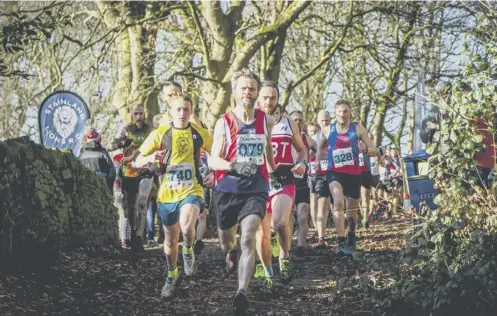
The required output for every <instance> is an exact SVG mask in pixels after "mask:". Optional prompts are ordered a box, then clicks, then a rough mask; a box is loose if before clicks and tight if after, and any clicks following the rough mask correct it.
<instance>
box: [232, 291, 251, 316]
mask: <svg viewBox="0 0 497 316" xmlns="http://www.w3.org/2000/svg"><path fill="white" fill-rule="evenodd" d="M233 306H234V307H235V315H245V312H246V311H247V309H248V307H249V302H248V300H247V295H246V294H245V291H243V290H238V292H236V295H235V299H234V300H233Z"/></svg>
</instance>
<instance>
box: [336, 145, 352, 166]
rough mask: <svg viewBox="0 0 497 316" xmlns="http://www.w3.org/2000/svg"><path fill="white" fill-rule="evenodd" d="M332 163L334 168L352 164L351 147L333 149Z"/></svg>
mask: <svg viewBox="0 0 497 316" xmlns="http://www.w3.org/2000/svg"><path fill="white" fill-rule="evenodd" d="M333 163H334V165H335V168H340V167H343V166H353V165H354V155H353V154H352V147H347V148H340V149H335V150H334V151H333Z"/></svg>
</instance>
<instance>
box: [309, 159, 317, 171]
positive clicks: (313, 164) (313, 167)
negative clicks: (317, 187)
mask: <svg viewBox="0 0 497 316" xmlns="http://www.w3.org/2000/svg"><path fill="white" fill-rule="evenodd" d="M316 171H317V170H316V162H315V161H313V162H309V174H315V173H316Z"/></svg>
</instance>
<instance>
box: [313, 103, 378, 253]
mask: <svg viewBox="0 0 497 316" xmlns="http://www.w3.org/2000/svg"><path fill="white" fill-rule="evenodd" d="M335 115H336V120H337V122H336V123H335V124H332V125H330V126H329V127H325V128H324V129H323V133H322V134H321V137H322V139H321V142H320V143H319V146H318V153H317V156H318V157H319V158H322V157H324V149H325V148H326V145H328V161H329V164H328V170H327V175H326V177H327V181H328V183H329V188H330V191H331V194H332V196H333V213H334V217H335V218H336V219H337V220H336V221H335V225H336V229H337V234H338V244H339V246H338V250H337V254H350V255H351V254H352V253H354V252H355V250H356V235H355V228H356V226H357V222H358V214H357V211H358V205H359V199H360V198H361V167H360V166H359V153H361V152H362V153H363V154H367V155H369V156H375V155H376V148H375V146H374V143H373V141H371V139H370V138H369V137H368V131H367V130H366V128H364V126H362V125H360V124H356V123H354V122H351V121H350V103H349V102H348V101H346V100H339V101H338V102H337V103H336V104H335ZM359 140H361V141H362V142H359ZM344 200H345V205H344ZM345 207H346V210H347V221H348V223H349V232H348V235H347V239H345V227H344V224H343V223H344V218H343V211H344V208H345Z"/></svg>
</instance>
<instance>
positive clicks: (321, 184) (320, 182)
mask: <svg viewBox="0 0 497 316" xmlns="http://www.w3.org/2000/svg"><path fill="white" fill-rule="evenodd" d="M308 179H309V180H308V181H309V190H310V191H311V193H315V194H316V195H317V196H318V198H321V197H330V196H331V194H330V187H329V186H328V182H326V176H324V175H322V176H313V177H309V178H308Z"/></svg>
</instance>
